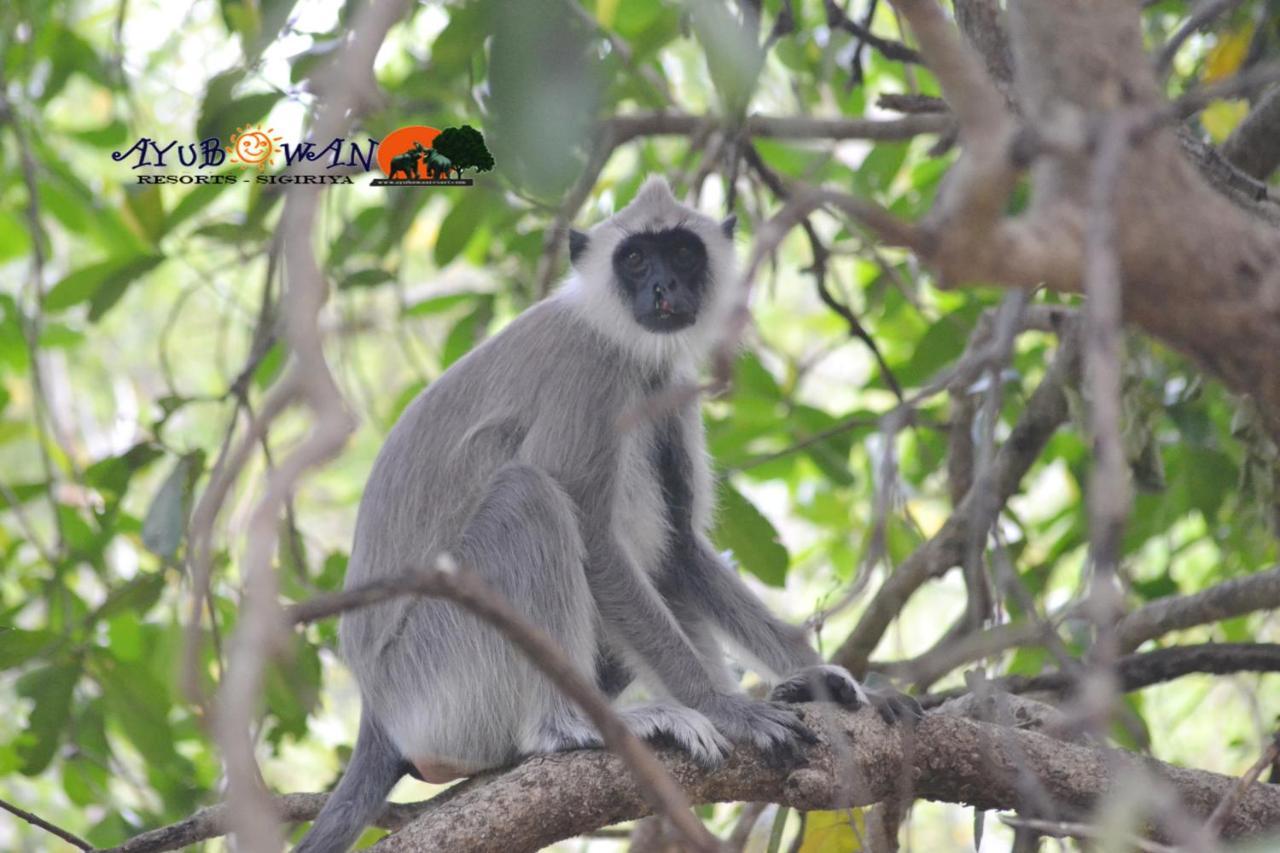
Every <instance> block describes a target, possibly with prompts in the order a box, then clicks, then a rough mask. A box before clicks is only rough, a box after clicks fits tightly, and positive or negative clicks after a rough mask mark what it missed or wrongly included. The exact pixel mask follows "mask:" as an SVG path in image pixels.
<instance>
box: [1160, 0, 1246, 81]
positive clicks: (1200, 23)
mask: <svg viewBox="0 0 1280 853" xmlns="http://www.w3.org/2000/svg"><path fill="white" fill-rule="evenodd" d="M1239 5H1240V0H1205V2H1204V3H1202V4H1201V5H1200V6H1199V7H1198V8H1196V9H1195V11H1193V12H1192V13H1191V14H1190V15H1188V16H1187V19H1186V20H1185V21H1183V22H1182V26H1180V27H1178V29H1177V30H1175V31H1174V33H1173V35H1171V36H1169V40H1168V41H1167V42H1165V44H1164V47H1162V48H1160V52H1159V53H1158V54H1156V73H1157V74H1159V75H1160V76H1161V77H1164V76H1165V75H1166V74H1167V73H1168V72H1169V69H1170V67H1171V66H1172V65H1173V59H1174V57H1176V56H1177V55H1178V49H1179V48H1181V47H1182V43H1183V42H1185V41H1186V40H1187V39H1188V38H1190V37H1191V35H1192V34H1193V33H1195V32H1196V31H1197V30H1202V29H1204V28H1205V27H1207V26H1208V25H1209V24H1211V23H1213V19H1214V18H1216V17H1218V16H1219V15H1221V14H1222V13H1223V12H1225V11H1227V10H1228V9H1230V8H1232V7H1233V6H1239Z"/></svg>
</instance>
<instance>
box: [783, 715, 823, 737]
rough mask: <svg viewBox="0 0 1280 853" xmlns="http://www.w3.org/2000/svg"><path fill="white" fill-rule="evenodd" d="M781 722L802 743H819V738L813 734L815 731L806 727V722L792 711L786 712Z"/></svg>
mask: <svg viewBox="0 0 1280 853" xmlns="http://www.w3.org/2000/svg"><path fill="white" fill-rule="evenodd" d="M779 722H780V723H782V725H783V726H785V727H786V728H787V730H788V731H790V732H791V734H793V735H795V736H796V737H797V738H798V739H799V740H801V741H802V742H804V743H807V744H815V743H817V742H818V736H817V735H816V734H814V733H813V729H811V728H809V727H808V726H807V725H805V723H804V721H803V720H801V719H800V718H799V717H797V716H796V715H795V714H794V713H792V712H791V710H790V709H786V710H785V716H784V717H782V719H780V720H779Z"/></svg>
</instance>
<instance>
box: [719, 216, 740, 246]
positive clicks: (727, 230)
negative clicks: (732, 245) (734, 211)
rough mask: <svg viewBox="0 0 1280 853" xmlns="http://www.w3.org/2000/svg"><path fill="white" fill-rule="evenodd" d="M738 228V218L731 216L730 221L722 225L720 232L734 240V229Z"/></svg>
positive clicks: (725, 221)
mask: <svg viewBox="0 0 1280 853" xmlns="http://www.w3.org/2000/svg"><path fill="white" fill-rule="evenodd" d="M737 227H738V217H736V216H733V215H730V216H729V218H728V219H726V220H724V221H723V222H721V223H720V231H721V232H722V233H723V234H724V236H726V237H728V238H729V239H730V240H732V239H733V229H735V228H737Z"/></svg>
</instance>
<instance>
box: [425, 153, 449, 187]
mask: <svg viewBox="0 0 1280 853" xmlns="http://www.w3.org/2000/svg"><path fill="white" fill-rule="evenodd" d="M451 169H453V161H451V160H450V159H449V158H448V157H446V156H444V155H443V154H441V153H440V152H439V151H436V150H435V149H434V148H433V149H431V150H430V151H428V152H427V176H428V177H429V178H431V179H432V180H439V179H440V177H441V174H442V173H443V176H444V177H445V178H447V177H449V172H450V170H451Z"/></svg>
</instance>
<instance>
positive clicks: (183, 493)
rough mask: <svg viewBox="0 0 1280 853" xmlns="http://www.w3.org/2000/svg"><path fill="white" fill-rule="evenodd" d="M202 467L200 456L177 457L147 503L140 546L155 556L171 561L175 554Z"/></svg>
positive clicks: (180, 540) (199, 454) (182, 534)
mask: <svg viewBox="0 0 1280 853" xmlns="http://www.w3.org/2000/svg"><path fill="white" fill-rule="evenodd" d="M203 466H204V454H203V453H199V452H197V453H188V454H187V455H185V456H183V457H181V458H180V459H179V460H178V461H177V462H176V463H174V466H173V469H172V470H171V471H170V472H169V476H168V477H166V478H165V481H164V483H163V484H161V486H160V490H159V491H158V492H156V496H155V498H154V499H153V500H152V501H151V508H150V509H148V510H147V517H146V520H145V521H143V523H142V544H143V545H145V546H146V548H147V550H148V551H150V552H151V553H153V554H155V555H156V556H158V557H163V558H165V559H172V558H173V557H174V556H175V555H176V554H177V553H178V546H179V545H181V544H182V538H183V536H184V534H185V533H186V528H187V515H188V514H189V513H190V511H191V487H192V486H193V485H194V483H195V479H196V477H198V476H199V474H200V471H201V470H202V468H203Z"/></svg>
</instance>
